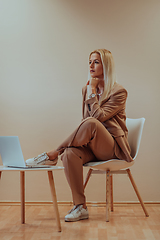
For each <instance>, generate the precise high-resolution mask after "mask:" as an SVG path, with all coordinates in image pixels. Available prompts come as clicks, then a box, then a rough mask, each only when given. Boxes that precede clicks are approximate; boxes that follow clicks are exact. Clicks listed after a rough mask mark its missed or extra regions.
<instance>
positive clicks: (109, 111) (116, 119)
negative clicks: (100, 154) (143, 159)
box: [82, 83, 133, 162]
mask: <svg viewBox="0 0 160 240" xmlns="http://www.w3.org/2000/svg"><path fill="white" fill-rule="evenodd" d="M86 94H87V86H85V87H83V89H82V95H83V103H82V116H83V119H85V118H87V117H94V118H96V119H98V120H99V121H100V122H101V123H102V124H103V125H104V126H105V128H106V129H107V130H108V131H109V132H110V134H111V135H112V136H113V138H114V139H115V155H116V157H117V158H118V159H124V160H126V161H127V162H131V161H133V159H132V157H131V156H130V152H131V151H130V147H129V144H128V140H127V136H128V130H127V127H126V113H125V108H126V99H127V91H126V89H124V88H123V87H122V86H121V85H119V84H118V83H116V84H115V85H114V87H113V89H112V91H111V92H110V94H109V96H108V97H107V98H106V99H104V100H103V101H102V103H101V104H100V105H99V102H98V100H97V98H96V97H93V98H91V99H86V96H87V95H86Z"/></svg>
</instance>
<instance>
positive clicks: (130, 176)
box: [126, 169, 149, 217]
mask: <svg viewBox="0 0 160 240" xmlns="http://www.w3.org/2000/svg"><path fill="white" fill-rule="evenodd" d="M126 171H127V173H128V176H129V179H130V181H131V183H132V186H133V188H134V190H135V192H136V194H137V197H138V199H139V201H140V203H141V206H142V208H143V211H144V213H145V215H146V217H149V214H148V212H147V210H146V208H145V206H144V203H143V200H142V198H141V196H140V193H139V191H138V188H137V186H136V184H135V181H134V179H133V177H132V174H131V171H130V169H127V170H126Z"/></svg>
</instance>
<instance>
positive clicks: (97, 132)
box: [60, 118, 114, 205]
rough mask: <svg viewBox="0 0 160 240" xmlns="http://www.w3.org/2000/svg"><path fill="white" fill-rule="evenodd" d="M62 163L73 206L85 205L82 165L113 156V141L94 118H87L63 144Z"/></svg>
mask: <svg viewBox="0 0 160 240" xmlns="http://www.w3.org/2000/svg"><path fill="white" fill-rule="evenodd" d="M60 147H61V148H64V149H65V151H64V154H63V155H62V161H63V165H64V168H65V174H66V178H67V180H68V183H69V185H70V188H71V191H72V196H73V202H74V204H75V205H79V204H84V205H85V195H84V188H83V164H84V163H86V162H89V161H95V160H96V159H99V160H108V159H111V158H112V157H113V156H114V139H113V137H112V136H111V135H110V133H109V132H108V131H107V130H106V128H105V127H104V126H103V125H102V123H100V122H99V121H98V120H97V119H95V118H87V119H86V120H85V121H83V122H82V123H81V124H80V126H79V127H78V128H77V129H76V131H75V132H74V134H72V135H71V136H70V137H69V138H68V139H66V141H64V143H63V144H61V146H60Z"/></svg>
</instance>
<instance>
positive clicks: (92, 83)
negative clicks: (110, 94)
mask: <svg viewBox="0 0 160 240" xmlns="http://www.w3.org/2000/svg"><path fill="white" fill-rule="evenodd" d="M98 83H99V79H98V78H91V79H90V81H89V84H90V86H91V88H92V89H96V88H97V86H98Z"/></svg>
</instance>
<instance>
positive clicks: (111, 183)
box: [110, 174, 113, 212]
mask: <svg viewBox="0 0 160 240" xmlns="http://www.w3.org/2000/svg"><path fill="white" fill-rule="evenodd" d="M110 186H111V212H113V175H112V174H111V175H110Z"/></svg>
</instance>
